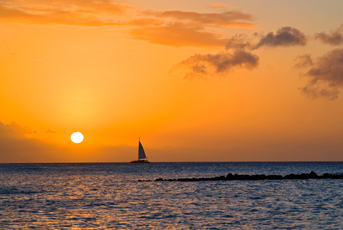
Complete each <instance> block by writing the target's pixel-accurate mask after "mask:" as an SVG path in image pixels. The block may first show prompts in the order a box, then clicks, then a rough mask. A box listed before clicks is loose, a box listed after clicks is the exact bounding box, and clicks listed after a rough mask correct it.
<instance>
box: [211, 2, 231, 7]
mask: <svg viewBox="0 0 343 230" xmlns="http://www.w3.org/2000/svg"><path fill="white" fill-rule="evenodd" d="M210 6H211V7H213V8H227V7H229V5H228V4H225V3H212V4H210Z"/></svg>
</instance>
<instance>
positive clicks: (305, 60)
mask: <svg viewBox="0 0 343 230" xmlns="http://www.w3.org/2000/svg"><path fill="white" fill-rule="evenodd" d="M295 62H296V63H295V65H294V67H296V68H304V67H311V66H313V60H312V57H311V55H309V54H304V55H300V56H298V57H297V58H296V59H295Z"/></svg>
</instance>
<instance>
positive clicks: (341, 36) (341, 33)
mask: <svg viewBox="0 0 343 230" xmlns="http://www.w3.org/2000/svg"><path fill="white" fill-rule="evenodd" d="M314 37H315V38H316V39H318V40H320V41H322V42H323V43H326V44H329V45H334V46H336V45H341V44H343V25H341V26H340V27H338V28H337V29H336V30H334V31H331V32H330V33H329V34H327V33H325V32H321V33H316V34H315V35H314Z"/></svg>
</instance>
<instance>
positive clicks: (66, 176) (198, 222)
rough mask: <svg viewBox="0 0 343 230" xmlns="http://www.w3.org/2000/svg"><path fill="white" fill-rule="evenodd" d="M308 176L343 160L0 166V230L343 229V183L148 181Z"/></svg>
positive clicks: (339, 167) (337, 170)
mask: <svg viewBox="0 0 343 230" xmlns="http://www.w3.org/2000/svg"><path fill="white" fill-rule="evenodd" d="M311 171H314V172H316V173H317V174H318V175H322V174H323V173H333V174H343V162H232V163H226V162H225V163H222V162H220V163H151V164H129V163H68V164H67V163H61V164H0V228H1V229H29V228H38V229H110V228H113V229H343V180H332V179H322V180H314V179H307V180H260V181H197V182H180V181H154V180H155V179H157V178H161V177H162V178H164V179H175V178H183V177H187V178H192V177H215V176H226V175H227V174H228V173H232V174H235V173H238V174H250V175H252V174H266V175H271V174H279V175H287V174H290V173H294V174H300V173H310V172H311ZM138 180H151V181H143V182H139V181H138Z"/></svg>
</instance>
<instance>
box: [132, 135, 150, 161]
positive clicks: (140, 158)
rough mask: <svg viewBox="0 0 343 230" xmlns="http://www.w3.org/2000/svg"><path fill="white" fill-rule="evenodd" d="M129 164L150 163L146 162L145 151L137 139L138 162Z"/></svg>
mask: <svg viewBox="0 0 343 230" xmlns="http://www.w3.org/2000/svg"><path fill="white" fill-rule="evenodd" d="M130 163H150V162H149V161H148V160H147V157H146V155H145V151H144V148H143V145H142V143H141V141H140V139H138V160H136V161H131V162H130Z"/></svg>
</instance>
